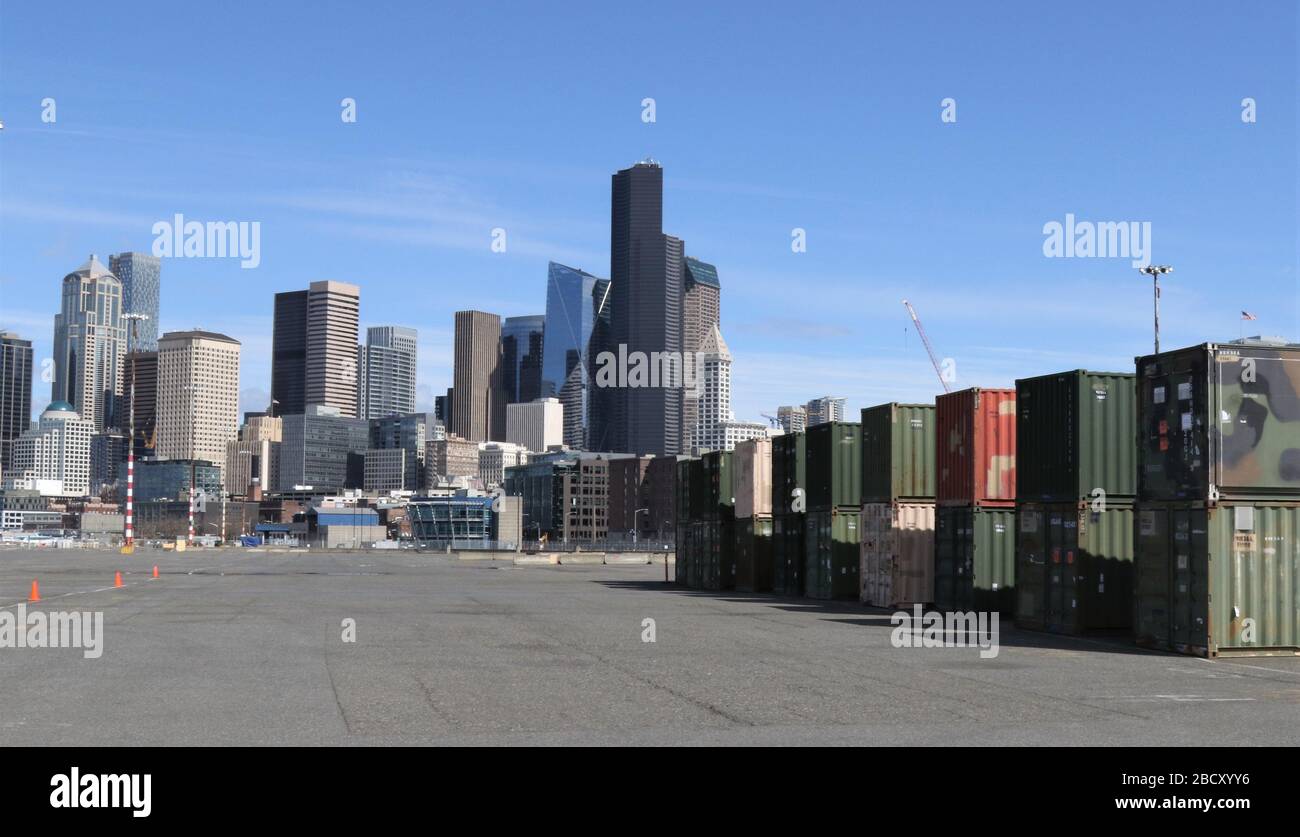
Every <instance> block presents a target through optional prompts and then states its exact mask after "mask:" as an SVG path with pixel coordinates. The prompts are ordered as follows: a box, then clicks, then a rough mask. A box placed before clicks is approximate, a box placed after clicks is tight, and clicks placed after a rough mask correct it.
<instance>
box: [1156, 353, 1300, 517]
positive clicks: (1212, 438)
mask: <svg viewBox="0 0 1300 837" xmlns="http://www.w3.org/2000/svg"><path fill="white" fill-rule="evenodd" d="M1137 375H1138V492H1139V495H1138V496H1139V497H1140V498H1142V499H1143V500H1194V501H1200V502H1206V503H1210V504H1213V503H1216V502H1219V501H1220V500H1271V499H1285V498H1296V499H1300V346H1294V345H1286V346H1283V345H1268V344H1264V343H1261V342H1258V341H1254V342H1252V341H1247V342H1241V343H1218V344H1216V343H1205V344H1203V345H1200V346H1192V347H1190V348H1186V349H1178V350H1176V351H1171V352H1162V353H1161V354H1158V355H1148V356H1146V357H1140V358H1138V359H1137Z"/></svg>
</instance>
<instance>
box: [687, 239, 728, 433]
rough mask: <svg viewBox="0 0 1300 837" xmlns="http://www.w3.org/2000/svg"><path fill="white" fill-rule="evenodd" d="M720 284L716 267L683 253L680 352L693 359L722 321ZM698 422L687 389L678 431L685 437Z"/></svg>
mask: <svg viewBox="0 0 1300 837" xmlns="http://www.w3.org/2000/svg"><path fill="white" fill-rule="evenodd" d="M721 296H722V286H721V284H720V283H719V282H718V269H717V268H716V267H714V266H713V265H711V264H709V263H708V262H702V261H700V260H699V259H695V258H692V257H690V256H687V257H686V258H685V259H684V260H683V262H682V352H683V357H684V358H685V360H684V362H686V363H693V362H694V358H695V355H696V354H697V353H698V352H699V351H700V347H701V346H703V345H704V343H705V342H706V341H707V340H708V339H709V337H710V334H711V332H712V331H713V329H714V328H715V327H718V326H720V325H721V323H722V319H721V311H722V299H721ZM698 423H699V399H698V398H693V397H691V392H690V391H687V392H686V393H684V394H683V397H682V434H683V436H684V437H689V434H690V433H691V432H693V430H694V428H695V426H696V425H697V424H698Z"/></svg>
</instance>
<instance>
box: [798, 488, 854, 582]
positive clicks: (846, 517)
mask: <svg viewBox="0 0 1300 837" xmlns="http://www.w3.org/2000/svg"><path fill="white" fill-rule="evenodd" d="M861 517H862V511H861V509H852V510H848V509H830V510H828V511H810V512H808V516H807V531H806V533H805V535H804V554H805V560H804V595H806V596H807V597H808V598H811V599H853V600H857V598H858V596H859V595H860V594H861V585H860V584H859V581H858V564H859V561H860V558H859V555H860V552H861V546H860V538H861V535H860V534H859V528H858V527H859V524H860V519H861Z"/></svg>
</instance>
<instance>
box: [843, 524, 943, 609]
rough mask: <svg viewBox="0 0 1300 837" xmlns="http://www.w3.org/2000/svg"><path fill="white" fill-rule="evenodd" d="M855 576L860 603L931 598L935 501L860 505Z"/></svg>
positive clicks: (892, 604)
mask: <svg viewBox="0 0 1300 837" xmlns="http://www.w3.org/2000/svg"><path fill="white" fill-rule="evenodd" d="M859 574H860V579H861V585H862V590H861V596H860V598H861V600H862V602H863V604H869V605H874V606H876V607H896V606H902V605H912V604H929V603H930V602H932V601H934V503H863V505H862V549H861V556H860V560H859Z"/></svg>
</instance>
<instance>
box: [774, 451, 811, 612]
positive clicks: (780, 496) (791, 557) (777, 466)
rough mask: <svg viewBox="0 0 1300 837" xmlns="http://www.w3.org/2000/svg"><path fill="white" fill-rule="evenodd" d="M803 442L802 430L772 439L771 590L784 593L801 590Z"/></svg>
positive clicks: (803, 483)
mask: <svg viewBox="0 0 1300 837" xmlns="http://www.w3.org/2000/svg"><path fill="white" fill-rule="evenodd" d="M806 442H807V437H806V436H805V435H804V434H803V433H786V434H784V435H782V436H777V437H776V438H774V439H773V440H772V590H773V591H774V592H777V593H783V594H785V595H788V596H802V595H803V590H804V587H803V564H804V533H805V526H806V524H807V515H806V514H805V511H806V508H807V506H806V501H807V494H806V480H805V478H804V456H805V452H806V450H807V444H806Z"/></svg>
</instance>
